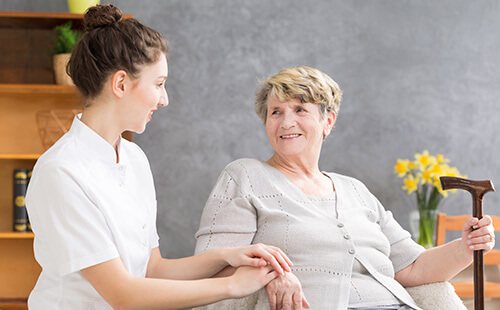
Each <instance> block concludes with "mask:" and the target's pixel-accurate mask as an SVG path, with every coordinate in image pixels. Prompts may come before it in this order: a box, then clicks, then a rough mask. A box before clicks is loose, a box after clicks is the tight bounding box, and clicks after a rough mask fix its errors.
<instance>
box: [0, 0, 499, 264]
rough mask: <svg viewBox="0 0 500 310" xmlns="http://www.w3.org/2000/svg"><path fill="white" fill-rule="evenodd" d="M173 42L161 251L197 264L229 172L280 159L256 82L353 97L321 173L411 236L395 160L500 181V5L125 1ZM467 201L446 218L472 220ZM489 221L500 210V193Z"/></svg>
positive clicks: (493, 198) (152, 127) (157, 147)
mask: <svg viewBox="0 0 500 310" xmlns="http://www.w3.org/2000/svg"><path fill="white" fill-rule="evenodd" d="M110 2H111V3H113V4H116V5H118V6H119V7H120V8H122V10H123V11H125V12H126V13H130V14H133V15H135V16H136V18H138V19H139V20H141V21H143V22H144V23H146V24H147V25H150V26H152V27H154V28H156V29H157V30H159V31H161V32H162V33H163V34H164V35H165V36H166V37H167V38H168V39H169V41H170V45H171V50H170V58H169V69H170V77H169V79H168V81H167V90H168V93H169V96H170V105H169V106H168V107H167V108H164V109H161V110H160V111H159V112H157V113H155V115H154V119H153V121H152V122H151V123H150V124H149V126H148V128H147V130H146V132H145V133H144V134H142V135H140V136H136V142H137V143H138V144H139V145H140V146H141V147H142V148H143V149H144V151H145V152H146V153H147V155H148V156H149V159H150V162H151V166H152V169H153V174H154V176H155V183H156V190H157V194H158V230H159V233H160V237H161V242H160V246H161V249H162V253H163V255H164V256H166V257H172V258H173V257H181V256H187V255H191V254H192V252H193V249H194V245H195V239H194V233H195V232H196V230H197V228H198V222H199V219H200V215H201V211H202V209H203V205H204V202H205V200H206V198H207V197H208V195H209V193H210V190H211V187H212V186H213V185H214V182H215V181H216V179H217V177H218V175H219V173H220V171H221V169H223V168H224V166H225V165H227V164H228V163H229V162H231V161H233V160H235V159H237V158H240V157H255V158H260V159H267V158H268V157H270V156H271V154H272V149H271V148H270V146H269V145H268V141H267V137H266V134H265V131H264V128H263V126H262V125H261V123H260V121H259V119H258V118H257V116H256V115H255V113H254V112H253V102H252V100H253V94H254V90H255V87H256V84H257V82H258V80H259V78H262V77H266V76H269V75H272V74H274V73H276V72H277V71H279V70H280V69H281V68H283V67H288V66H296V65H307V66H313V67H317V68H319V69H321V70H322V71H324V72H326V73H327V74H329V75H330V76H332V77H333V78H334V79H335V80H336V81H337V82H338V83H339V84H340V86H341V88H342V89H343V91H344V100H343V103H342V108H341V111H340V115H339V117H338V122H337V124H336V129H335V131H334V132H333V135H332V136H331V137H330V138H328V139H327V141H326V142H325V144H324V148H323V153H322V158H321V162H320V167H321V169H323V170H327V171H335V172H339V173H343V174H347V175H351V176H354V177H356V178H359V179H360V180H362V181H363V182H365V184H366V185H367V186H368V188H370V189H371V191H372V192H373V193H374V194H375V195H376V196H377V197H378V198H379V199H380V200H381V201H382V203H383V204H384V205H385V206H386V208H387V209H390V210H392V211H393V212H394V214H395V217H396V218H397V219H398V220H399V221H400V223H401V224H402V225H403V226H404V227H406V228H408V212H409V211H410V210H412V209H413V208H414V206H413V198H414V197H413V196H412V197H411V198H410V197H408V196H407V195H406V194H405V193H404V192H403V191H402V190H401V189H400V188H401V185H402V184H401V180H400V179H398V178H397V177H396V176H395V175H394V174H393V166H394V164H395V161H396V159H397V158H410V157H412V156H413V154H414V153H415V152H420V151H422V150H424V149H428V150H429V151H430V152H431V153H433V154H436V153H443V154H444V155H445V156H446V157H448V158H450V159H451V160H452V162H451V164H452V165H454V166H457V167H458V168H459V169H460V171H461V172H462V173H464V174H467V175H468V176H469V178H472V179H486V178H488V179H492V180H493V182H494V183H497V186H500V168H499V164H498V160H499V159H500V138H499V136H498V132H499V129H500V108H499V107H498V104H499V103H500V87H499V85H500V61H499V55H500V34H499V33H498V31H499V29H500V2H498V1H473V2H471V1H463V0H461V1H457V0H447V1H435V0H425V1H423V0H421V1H411V2H410V1H401V0H394V1H389V0H384V1H382V0H378V1H360V0H353V1H339V0H337V1H331V0H321V1H301V0H294V1H286V0H276V1H269V0H252V1H242V0H231V1H222V0H218V1H217V0H196V1H194V0H172V1H159V0H158V1H153V0H141V1H132V0H115V1H110ZM0 10H26V11H65V10H67V4H66V1H64V0H59V1H55V0H54V1H49V0H46V1H36V2H34V1H30V0H24V1H20V0H8V1H5V0H4V1H3V2H0ZM470 201H471V200H470V195H469V194H467V193H458V194H454V195H452V196H450V198H448V199H446V200H444V202H443V203H442V205H441V206H440V209H441V210H442V211H444V212H446V213H450V214H461V213H467V212H470V208H471V207H470V206H471V202H470ZM484 207H485V212H489V213H492V214H496V215H500V195H499V194H488V195H486V196H485V200H484Z"/></svg>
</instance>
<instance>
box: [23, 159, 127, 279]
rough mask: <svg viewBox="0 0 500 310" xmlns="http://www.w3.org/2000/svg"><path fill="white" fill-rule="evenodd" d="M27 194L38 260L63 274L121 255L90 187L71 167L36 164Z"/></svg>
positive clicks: (60, 274) (46, 163) (47, 163)
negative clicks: (39, 252) (39, 250)
mask: <svg viewBox="0 0 500 310" xmlns="http://www.w3.org/2000/svg"><path fill="white" fill-rule="evenodd" d="M36 168H38V169H36V170H35V171H34V173H33V178H32V180H31V182H30V186H29V189H28V193H27V203H26V204H27V208H28V212H29V216H30V218H31V222H32V227H33V230H34V232H35V246H36V244H37V243H40V244H43V247H44V248H46V249H47V252H48V253H44V254H42V256H41V257H37V259H42V260H44V263H46V265H48V266H54V268H55V269H56V272H57V273H58V275H59V276H63V275H66V274H69V273H72V272H75V271H78V270H81V269H84V268H87V267H90V266H93V265H96V264H99V263H102V262H105V261H108V260H111V259H113V258H116V257H119V253H118V250H117V249H116V246H115V245H114V243H113V239H112V234H111V231H110V230H109V228H108V226H107V224H106V220H105V217H104V215H103V214H102V212H101V211H100V209H99V208H98V206H96V205H95V204H94V203H93V202H92V201H91V198H90V195H89V194H90V193H89V190H88V189H87V188H86V185H85V183H83V180H81V178H77V177H75V175H74V174H73V172H72V170H71V169H70V168H67V167H59V166H56V165H53V164H51V163H50V162H45V163H44V164H42V165H41V166H40V167H36Z"/></svg>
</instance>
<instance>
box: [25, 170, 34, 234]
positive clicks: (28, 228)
mask: <svg viewBox="0 0 500 310" xmlns="http://www.w3.org/2000/svg"><path fill="white" fill-rule="evenodd" d="M32 172H33V169H29V170H28V173H27V176H28V179H27V180H26V190H28V185H29V184H30V180H31V173H32ZM25 195H26V194H25ZM25 208H26V207H25ZM26 219H27V220H28V226H27V227H26V231H29V232H32V231H33V230H32V229H31V223H30V217H29V216H28V209H26Z"/></svg>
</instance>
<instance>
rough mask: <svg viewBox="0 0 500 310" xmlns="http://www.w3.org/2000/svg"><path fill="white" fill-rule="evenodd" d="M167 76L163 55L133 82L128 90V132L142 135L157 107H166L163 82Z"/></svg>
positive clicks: (144, 69) (143, 70)
mask: <svg viewBox="0 0 500 310" xmlns="http://www.w3.org/2000/svg"><path fill="white" fill-rule="evenodd" d="M167 76H168V64H167V58H166V56H165V55H162V56H161V57H160V59H159V60H158V61H157V62H156V63H154V64H152V65H146V66H144V68H142V70H141V72H140V74H139V77H138V78H137V79H136V80H135V81H134V83H133V86H132V88H131V90H130V96H129V97H128V98H129V100H127V101H128V103H127V105H128V111H129V112H130V113H127V114H128V115H129V121H128V122H127V123H128V124H129V125H128V126H130V128H128V130H130V131H133V132H135V133H142V132H144V130H145V129H146V124H147V123H148V122H149V121H150V120H151V118H152V115H153V112H155V111H156V110H157V109H158V107H159V106H161V107H165V106H167V105H168V95H167V91H166V89H165V81H166V79H167Z"/></svg>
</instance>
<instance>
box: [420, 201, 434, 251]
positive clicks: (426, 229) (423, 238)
mask: <svg viewBox="0 0 500 310" xmlns="http://www.w3.org/2000/svg"><path fill="white" fill-rule="evenodd" d="M418 213H419V220H418V224H419V230H418V231H419V233H418V240H417V243H418V244H420V245H421V246H423V247H424V248H426V249H429V248H432V247H433V246H434V242H435V241H434V240H435V229H436V220H437V213H438V212H437V210H419V212H418Z"/></svg>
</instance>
